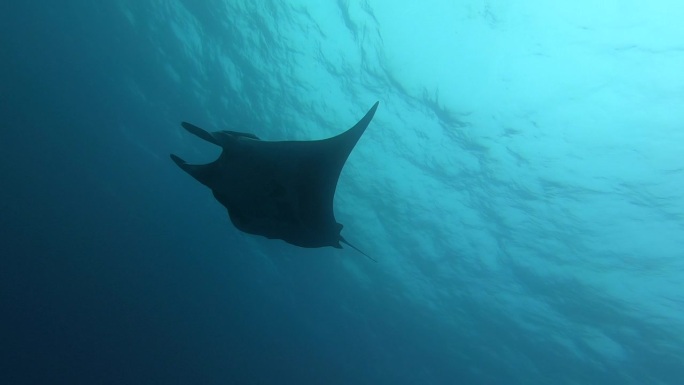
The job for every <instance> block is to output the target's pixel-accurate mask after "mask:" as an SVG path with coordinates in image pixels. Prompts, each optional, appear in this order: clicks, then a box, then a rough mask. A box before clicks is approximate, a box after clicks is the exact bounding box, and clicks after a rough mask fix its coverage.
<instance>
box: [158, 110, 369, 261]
mask: <svg viewBox="0 0 684 385" xmlns="http://www.w3.org/2000/svg"><path fill="white" fill-rule="evenodd" d="M377 108H378V102H376V103H375V104H374V105H373V107H371V109H370V110H369V111H368V112H367V113H366V115H365V116H364V117H363V118H361V120H360V121H359V122H358V123H356V124H355V125H354V126H353V127H352V128H350V129H349V130H347V131H345V132H343V133H341V134H339V135H337V136H333V137H331V138H327V139H323V140H311V141H264V140H260V139H259V138H258V137H257V136H256V135H253V134H249V133H243V132H236V131H217V132H208V131H205V130H203V129H202V128H199V127H197V126H195V125H192V124H190V123H186V122H183V123H181V126H182V127H183V128H185V129H186V130H188V131H189V132H190V133H192V134H194V135H196V136H198V137H200V138H202V139H204V140H206V141H208V142H210V143H213V144H215V145H217V146H220V147H221V148H222V152H221V155H220V156H219V158H218V159H217V160H215V161H214V162H211V163H208V164H202V165H193V164H188V163H186V162H185V161H184V160H183V159H181V158H180V157H178V156H176V155H173V154H172V155H171V159H172V160H173V161H174V162H175V163H176V164H177V165H178V166H179V167H180V168H181V169H183V170H184V171H185V172H187V173H188V174H190V175H191V176H192V177H193V178H195V179H196V180H197V181H199V182H200V183H202V184H204V185H205V186H207V187H209V188H210V189H211V191H212V193H213V194H214V197H215V198H216V200H218V201H219V202H220V203H221V204H222V205H223V206H225V208H226V209H227V210H228V215H229V217H230V220H231V222H232V223H233V224H234V225H235V227H237V228H238V229H239V230H241V231H244V232H245V233H249V234H254V235H261V236H264V237H266V238H271V239H282V240H284V241H285V242H288V243H290V244H293V245H296V246H300V247H308V248H313V247H326V246H331V247H335V248H341V245H340V242H343V243H345V244H347V245H349V246H351V247H352V248H354V249H355V250H357V251H359V252H361V253H362V254H364V255H366V254H365V253H363V252H362V251H361V250H359V249H358V248H356V247H355V246H353V245H351V244H350V243H349V242H347V241H346V240H345V239H344V238H343V237H342V235H341V234H340V232H341V230H342V225H341V224H339V223H337V221H336V220H335V214H334V213H333V198H334V196H335V189H336V187H337V181H338V179H339V176H340V173H341V171H342V167H344V164H345V162H346V161H347V158H348V157H349V154H350V153H351V151H352V150H353V149H354V146H355V145H356V143H357V142H358V140H359V138H361V135H363V133H364V131H365V130H366V128H367V127H368V124H369V123H370V121H371V119H373V116H374V115H375V110H376V109H377ZM366 256H367V257H368V255H366ZM368 258H370V257H368ZM371 259H372V258H371Z"/></svg>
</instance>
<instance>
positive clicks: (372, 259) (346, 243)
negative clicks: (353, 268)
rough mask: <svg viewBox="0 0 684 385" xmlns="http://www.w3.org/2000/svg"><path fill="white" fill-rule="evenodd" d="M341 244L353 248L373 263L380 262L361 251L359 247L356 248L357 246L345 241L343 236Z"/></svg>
mask: <svg viewBox="0 0 684 385" xmlns="http://www.w3.org/2000/svg"><path fill="white" fill-rule="evenodd" d="M340 242H342V243H344V244H345V245H347V246H349V247H351V248H352V249H354V250H356V251H358V252H359V253H361V254H363V255H364V256H366V258H368V259H370V260H371V261H373V262H375V263H377V262H378V261H376V260H375V259H374V258H373V257H371V256H370V255H368V254H366V253H364V252H363V251H361V250H359V248H358V247H356V246H354V245H352V244H351V243H349V242H347V240H346V239H344V237H343V236H340Z"/></svg>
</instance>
